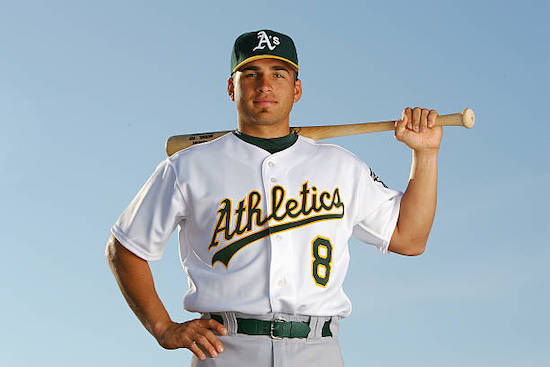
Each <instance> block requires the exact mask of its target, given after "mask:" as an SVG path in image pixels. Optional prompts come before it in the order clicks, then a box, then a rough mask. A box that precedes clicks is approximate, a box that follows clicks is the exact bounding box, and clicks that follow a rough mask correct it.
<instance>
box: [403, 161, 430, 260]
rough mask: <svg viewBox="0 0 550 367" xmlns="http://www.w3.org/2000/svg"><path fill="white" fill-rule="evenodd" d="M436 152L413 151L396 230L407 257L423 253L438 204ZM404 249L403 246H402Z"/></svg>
mask: <svg viewBox="0 0 550 367" xmlns="http://www.w3.org/2000/svg"><path fill="white" fill-rule="evenodd" d="M437 153H438V151H437V150H425V151H415V150H413V151H412V155H413V157H412V164H411V174H410V178H409V184H408V186H407V190H406V191H405V194H404V195H403V197H402V199H401V207H400V213H399V220H398V223H397V229H398V231H399V237H400V238H401V241H400V242H401V245H403V244H406V246H405V247H406V248H409V249H410V253H409V254H419V253H422V252H423V251H424V249H425V247H426V241H427V240H428V235H429V233H430V229H431V227H432V224H433V220H434V216H435V207H436V202H437ZM402 247H403V246H402Z"/></svg>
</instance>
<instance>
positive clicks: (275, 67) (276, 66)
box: [271, 65, 290, 74]
mask: <svg viewBox="0 0 550 367" xmlns="http://www.w3.org/2000/svg"><path fill="white" fill-rule="evenodd" d="M271 69H273V70H284V71H286V72H287V73H289V74H290V71H289V70H288V68H285V67H284V66H280V65H275V66H272V67H271Z"/></svg>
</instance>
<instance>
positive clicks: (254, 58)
mask: <svg viewBox="0 0 550 367" xmlns="http://www.w3.org/2000/svg"><path fill="white" fill-rule="evenodd" d="M260 59H277V60H282V61H284V62H286V63H289V64H290V66H292V67H293V68H294V70H296V71H298V70H300V68H299V67H298V65H296V64H295V63H293V62H292V61H290V60H289V59H285V58H284V57H281V56H275V55H256V56H252V57H249V58H248V59H245V60H243V61H241V62H240V63H239V64H237V66H235V67H234V68H233V72H235V71H237V70H239V68H240V67H241V66H243V65H244V64H247V63H249V62H251V61H254V60H260Z"/></svg>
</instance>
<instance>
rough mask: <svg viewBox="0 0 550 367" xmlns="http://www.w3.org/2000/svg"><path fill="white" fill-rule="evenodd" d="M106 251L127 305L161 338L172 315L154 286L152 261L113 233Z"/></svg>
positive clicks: (153, 333)
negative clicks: (123, 242)
mask: <svg viewBox="0 0 550 367" xmlns="http://www.w3.org/2000/svg"><path fill="white" fill-rule="evenodd" d="M105 254H106V256H107V262H108V263H109V266H110V267H111V270H112V272H113V274H114V276H115V278H116V280H117V283H118V286H119V287H120V290H121V291H122V294H123V295H124V298H125V299H126V301H127V302H128V305H129V306H130V308H131V309H132V311H134V313H135V314H136V316H137V317H138V318H139V320H140V321H141V323H142V324H143V326H145V328H146V329H147V330H149V332H150V333H151V334H152V335H153V336H154V337H155V338H156V339H157V340H158V339H159V336H160V334H161V333H162V331H163V329H164V328H165V327H166V326H167V325H169V324H170V322H171V319H170V316H169V315H168V312H167V311H166V308H165V307H164V305H163V304H162V301H161V300H160V298H159V297H158V294H157V292H156V290H155V285H154V282H153V275H152V274H151V269H150V268H149V264H148V263H147V261H145V260H143V259H141V258H139V257H137V256H136V255H134V254H133V253H131V252H130V251H129V250H127V249H126V248H125V247H124V246H122V245H121V244H120V243H119V242H118V241H117V240H116V238H115V237H114V236H111V238H110V239H109V242H108V243H107V248H106V250H105Z"/></svg>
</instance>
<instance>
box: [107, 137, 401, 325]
mask: <svg viewBox="0 0 550 367" xmlns="http://www.w3.org/2000/svg"><path fill="white" fill-rule="evenodd" d="M401 196H402V193H401V192H399V191H395V190H391V189H388V188H386V187H385V185H384V184H383V183H382V182H381V181H379V180H378V179H377V177H376V176H375V175H374V174H373V173H372V172H371V170H370V169H369V168H368V167H367V165H366V164H365V163H363V162H362V161H361V160H359V159H358V158H357V157H356V156H355V155H353V154H352V153H350V152H348V151H347V150H345V149H343V148H341V147H339V146H336V145H331V144H320V143H316V142H314V141H313V140H311V139H308V138H304V137H301V136H300V137H299V138H298V140H297V141H296V143H294V145H292V146H291V147H289V148H287V149H285V150H283V151H280V152H278V153H275V154H270V153H269V152H267V151H265V150H264V149H261V148H259V147H257V146H255V145H253V144H249V143H246V142H244V141H242V140H241V139H239V138H238V137H236V136H235V135H234V134H227V135H225V136H223V137H221V138H218V139H216V140H213V141H211V142H208V143H204V144H200V145H196V146H193V147H190V148H188V149H186V150H183V151H180V152H178V153H176V154H174V155H173V156H171V157H169V158H167V159H166V160H165V161H163V162H161V163H160V164H159V166H158V167H157V168H156V170H155V172H154V173H153V175H152V176H151V177H150V178H149V180H148V181H147V183H146V184H145V185H144V186H143V187H142V189H141V190H140V192H139V193H138V194H137V196H136V197H135V198H134V199H133V201H132V202H131V204H130V205H129V206H128V208H127V209H126V210H125V211H124V212H123V213H122V214H121V216H120V217H119V219H118V220H117V222H116V223H115V225H114V226H113V228H112V233H113V235H114V236H115V237H116V238H117V239H118V240H119V241H120V242H121V244H122V245H124V246H125V247H126V248H128V249H129V250H130V251H132V252H133V253H135V254H136V255H137V256H139V257H141V258H143V259H145V260H149V261H152V260H159V259H160V258H161V257H162V253H163V250H164V246H165V244H166V242H167V240H168V238H169V237H170V235H171V233H172V232H173V231H174V230H175V229H176V227H178V232H179V252H180V259H181V263H182V265H183V268H184V269H185V271H186V273H187V275H188V280H189V290H188V292H187V294H186V295H185V297H184V307H185V309H186V310H188V311H191V312H223V311H235V312H242V313H246V314H253V315H262V314H266V313H269V312H285V313H291V314H302V315H314V316H342V317H345V316H347V315H349V313H350V312H351V303H350V301H349V299H348V297H347V296H346V295H345V293H344V291H343V289H342V284H343V282H344V278H345V275H346V273H347V269H348V263H349V251H348V240H349V238H350V236H352V235H353V236H354V237H356V238H357V239H359V240H361V241H363V242H365V243H368V244H371V245H374V246H376V247H378V248H379V249H380V250H381V251H382V252H384V253H386V252H387V251H388V245H389V241H390V239H391V236H392V233H393V230H394V228H395V225H396V222H397V218H398V215H399V205H400V201H401Z"/></svg>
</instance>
